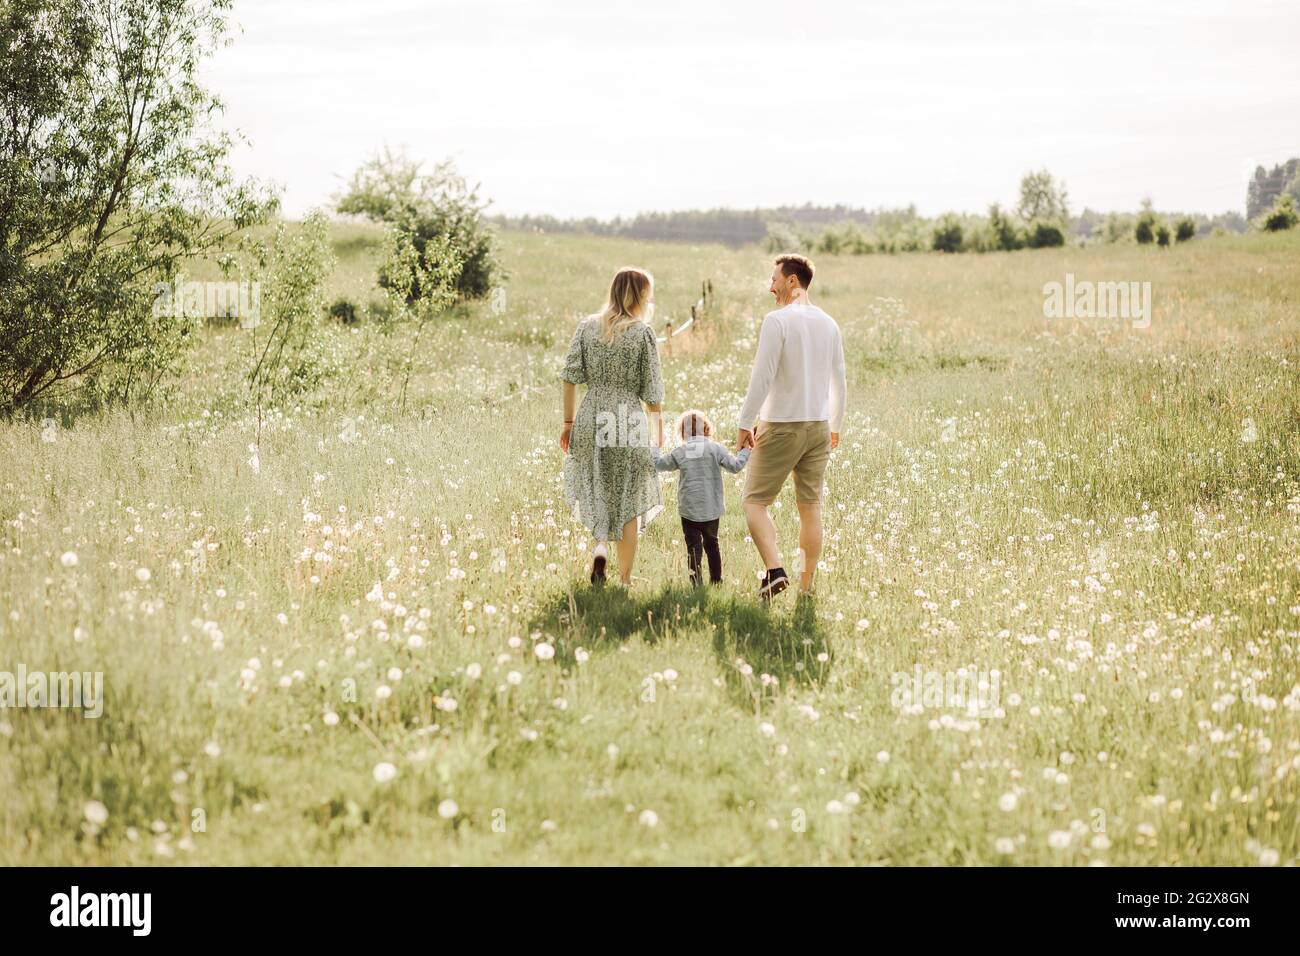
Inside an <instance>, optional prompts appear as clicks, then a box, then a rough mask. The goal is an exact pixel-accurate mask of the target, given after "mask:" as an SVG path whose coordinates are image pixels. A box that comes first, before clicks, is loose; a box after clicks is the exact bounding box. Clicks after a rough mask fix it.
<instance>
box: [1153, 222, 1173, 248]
mask: <svg viewBox="0 0 1300 956" xmlns="http://www.w3.org/2000/svg"><path fill="white" fill-rule="evenodd" d="M1169 237H1170V233H1169V226H1168V224H1166V223H1163V222H1162V223H1160V224H1159V225H1157V226H1156V245H1158V246H1160V247H1161V248H1162V249H1163V248H1168V246H1169Z"/></svg>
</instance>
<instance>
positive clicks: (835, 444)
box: [831, 432, 840, 451]
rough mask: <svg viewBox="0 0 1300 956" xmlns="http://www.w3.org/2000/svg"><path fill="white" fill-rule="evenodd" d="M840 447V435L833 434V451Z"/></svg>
mask: <svg viewBox="0 0 1300 956" xmlns="http://www.w3.org/2000/svg"><path fill="white" fill-rule="evenodd" d="M839 447H840V433H839V432H831V451H834V450H835V449H836V448H839Z"/></svg>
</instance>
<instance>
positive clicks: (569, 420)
mask: <svg viewBox="0 0 1300 956" xmlns="http://www.w3.org/2000/svg"><path fill="white" fill-rule="evenodd" d="M577 407H578V386H576V385H574V384H573V383H572V382H565V383H564V427H563V429H561V431H560V450H561V451H563V452H564V453H565V454H566V455H567V454H568V453H569V435H570V433H571V432H572V431H573V416H574V412H575V411H576V410H577Z"/></svg>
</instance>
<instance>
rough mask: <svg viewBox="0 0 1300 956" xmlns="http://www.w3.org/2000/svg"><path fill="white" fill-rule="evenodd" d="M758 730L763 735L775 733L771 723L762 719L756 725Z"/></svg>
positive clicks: (769, 735) (768, 735)
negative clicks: (761, 721)
mask: <svg viewBox="0 0 1300 956" xmlns="http://www.w3.org/2000/svg"><path fill="white" fill-rule="evenodd" d="M758 732H759V733H760V734H762V735H763V736H764V737H771V736H772V735H773V734H775V733H776V728H775V727H774V726H772V725H771V724H769V723H767V721H764V722H763V723H761V724H759V725H758Z"/></svg>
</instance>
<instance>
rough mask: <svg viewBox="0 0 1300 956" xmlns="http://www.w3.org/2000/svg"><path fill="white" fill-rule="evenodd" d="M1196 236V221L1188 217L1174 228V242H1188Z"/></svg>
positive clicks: (1180, 220)
mask: <svg viewBox="0 0 1300 956" xmlns="http://www.w3.org/2000/svg"><path fill="white" fill-rule="evenodd" d="M1195 236H1196V221H1195V220H1193V219H1192V218H1190V217H1188V216H1184V217H1183V218H1181V219H1179V220H1178V222H1177V223H1176V224H1175V226H1174V240H1175V241H1176V242H1186V241H1187V240H1188V239H1192V238H1194V237H1195Z"/></svg>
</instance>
